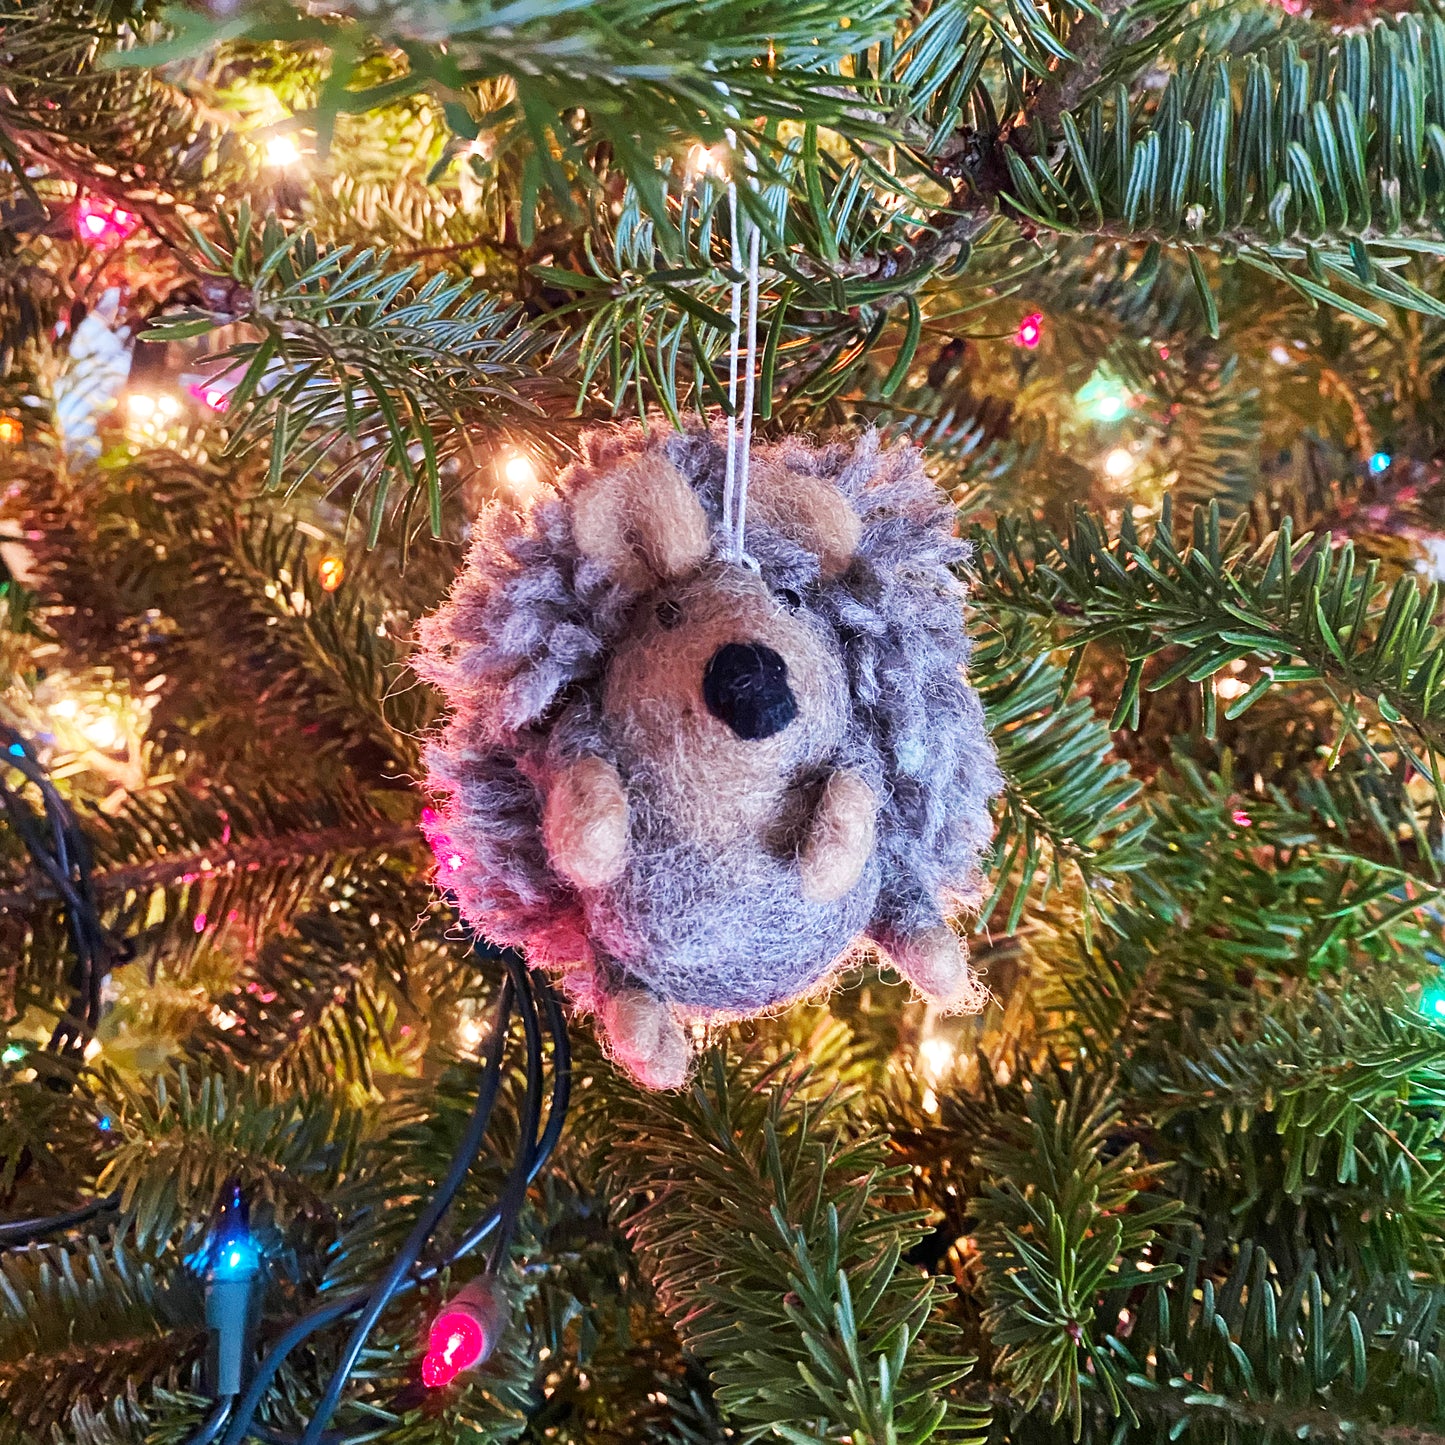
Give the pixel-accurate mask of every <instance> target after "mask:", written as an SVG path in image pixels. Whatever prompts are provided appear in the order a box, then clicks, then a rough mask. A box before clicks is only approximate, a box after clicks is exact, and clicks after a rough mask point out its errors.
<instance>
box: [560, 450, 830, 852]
mask: <svg viewBox="0 0 1445 1445" xmlns="http://www.w3.org/2000/svg"><path fill="white" fill-rule="evenodd" d="M767 496H768V492H767V491H766V489H763V490H762V496H761V498H755V500H758V501H759V502H760V505H762V506H766V500H765V499H766V498H767ZM795 499H796V493H795V494H794V500H795ZM797 510H798V509H797V508H796V507H794V511H797ZM769 521H770V522H771V521H772V518H769ZM573 525H574V532H575V533H576V536H577V539H578V542H579V545H580V547H581V550H582V551H583V553H584V554H585V555H587V556H589V557H590V558H591V559H592V560H594V561H596V562H599V563H601V564H602V565H604V566H606V567H607V569H608V570H609V571H610V572H611V573H612V574H613V575H614V576H615V577H617V578H618V580H620V581H623V582H624V583H625V584H626V585H628V586H630V587H631V588H632V589H633V590H634V591H635V592H636V594H637V600H636V603H635V607H634V613H633V619H634V620H633V624H632V626H631V628H630V629H629V631H628V633H627V635H626V636H625V637H624V638H623V639H622V641H621V642H620V643H619V644H618V645H617V647H616V650H615V651H614V652H613V654H612V656H611V658H610V659H609V660H608V664H607V675H606V679H605V682H604V687H603V697H602V703H603V714H604V716H605V718H606V720H607V722H608V724H609V730H610V733H611V736H612V738H613V742H614V744H615V746H616V747H617V750H618V761H619V762H620V763H621V764H622V765H623V768H624V771H625V772H626V771H629V770H632V771H637V770H642V771H645V772H646V774H647V776H648V779H649V789H648V792H649V795H650V796H651V797H653V798H654V799H656V800H658V801H659V802H661V803H662V804H663V805H664V806H665V807H666V808H667V810H668V812H669V813H670V814H671V815H672V817H673V818H674V820H675V822H676V823H677V825H678V826H679V828H680V829H681V830H682V831H683V832H684V833H685V834H687V835H688V836H692V837H695V838H699V839H721V838H724V837H735V836H737V835H738V834H740V833H745V832H748V831H750V830H763V831H767V830H770V829H771V828H773V827H774V825H775V824H776V823H777V820H778V818H779V816H780V815H781V813H782V812H785V811H786V808H785V807H784V804H785V802H786V799H787V797H788V796H789V795H790V794H792V793H793V792H795V791H796V790H797V789H798V788H800V787H806V786H807V784H808V782H809V781H810V780H811V779H812V778H814V777H816V775H817V773H818V771H819V769H820V768H822V766H823V765H824V764H826V763H827V762H828V761H829V759H830V756H831V755H832V754H834V753H835V752H836V750H837V748H838V746H839V744H840V742H841V741H842V738H843V734H844V731H845V729H846V727H847V721H848V714H849V698H848V686H847V680H846V674H845V671H844V668H843V662H842V657H841V654H840V649H839V646H838V641H837V638H836V636H835V635H834V633H833V630H832V628H831V627H830V626H829V625H828V624H827V623H826V622H825V621H824V620H823V619H822V618H821V617H819V616H818V615H817V614H816V613H814V612H812V611H810V609H809V608H808V607H807V605H806V603H805V600H804V599H803V598H801V597H799V596H798V595H797V594H795V593H792V592H787V591H779V592H776V593H775V592H773V591H771V590H770V589H769V588H768V586H767V584H766V583H765V582H764V581H763V579H762V578H761V577H760V576H759V575H758V574H757V573H756V572H754V571H753V570H751V569H750V568H748V567H746V566H743V565H741V564H740V563H734V562H725V561H721V560H718V559H716V558H715V557H713V556H712V538H711V535H710V532H709V529H708V526H707V521H706V518H705V516H704V514H703V511H702V507H701V504H700V503H699V502H698V500H697V498H696V496H695V495H694V493H693V492H692V489H691V487H690V486H689V485H688V484H687V482H686V480H685V479H684V478H683V477H681V476H680V475H679V474H678V473H677V472H676V471H675V470H674V469H673V468H672V467H671V466H670V465H669V464H668V463H667V461H666V459H665V458H663V457H661V456H660V455H658V454H657V453H651V454H646V455H644V456H643V457H641V458H637V459H635V460H634V461H633V463H632V466H631V468H630V469H626V470H624V469H619V470H618V471H616V472H613V473H611V474H609V476H608V477H607V478H606V479H605V484H604V483H603V482H601V481H599V483H598V485H597V486H596V487H595V489H593V490H592V491H590V492H587V493H583V494H582V495H580V496H578V497H576V498H574V522H573Z"/></svg>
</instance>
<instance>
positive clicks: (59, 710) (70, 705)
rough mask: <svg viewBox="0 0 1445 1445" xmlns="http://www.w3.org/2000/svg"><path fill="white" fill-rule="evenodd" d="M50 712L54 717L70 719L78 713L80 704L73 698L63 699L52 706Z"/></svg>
mask: <svg viewBox="0 0 1445 1445" xmlns="http://www.w3.org/2000/svg"><path fill="white" fill-rule="evenodd" d="M50 711H51V712H53V713H54V714H55V716H56V717H64V718H72V717H74V716H75V715H76V713H78V712H79V711H80V704H79V703H77V702H76V700H75V699H74V698H73V697H63V698H61V699H60V701H59V702H57V703H55V704H53V705H52V707H51V709H50Z"/></svg>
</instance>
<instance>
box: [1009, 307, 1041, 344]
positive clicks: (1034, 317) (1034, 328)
mask: <svg viewBox="0 0 1445 1445" xmlns="http://www.w3.org/2000/svg"><path fill="white" fill-rule="evenodd" d="M1043 339H1044V318H1043V314H1042V313H1041V312H1038V311H1035V312H1033V313H1031V314H1030V315H1028V316H1025V317H1024V319H1023V320H1022V321H1020V322H1019V329H1018V330H1017V331H1016V332H1014V342H1015V344H1016V345H1018V346H1023V347H1026V348H1027V349H1028V350H1029V351H1032V350H1033V349H1034V347H1036V346H1037V345H1038V344H1039V342H1040V341H1042V340H1043Z"/></svg>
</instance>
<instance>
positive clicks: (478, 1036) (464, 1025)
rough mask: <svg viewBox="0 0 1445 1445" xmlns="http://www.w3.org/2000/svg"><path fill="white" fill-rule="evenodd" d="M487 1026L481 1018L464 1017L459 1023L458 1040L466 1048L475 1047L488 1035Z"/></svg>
mask: <svg viewBox="0 0 1445 1445" xmlns="http://www.w3.org/2000/svg"><path fill="white" fill-rule="evenodd" d="M486 1034H487V1028H486V1025H485V1024H484V1023H483V1022H482V1021H481V1019H463V1020H462V1021H461V1023H460V1024H458V1025H457V1042H458V1043H460V1044H461V1046H462V1047H463V1048H464V1049H474V1048H476V1046H477V1045H478V1044H479V1043H481V1041H482V1040H483V1039H484V1038H485V1037H486Z"/></svg>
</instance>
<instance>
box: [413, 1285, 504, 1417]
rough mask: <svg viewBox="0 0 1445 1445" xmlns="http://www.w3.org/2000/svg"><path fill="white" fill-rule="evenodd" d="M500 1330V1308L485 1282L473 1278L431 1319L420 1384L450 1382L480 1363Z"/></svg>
mask: <svg viewBox="0 0 1445 1445" xmlns="http://www.w3.org/2000/svg"><path fill="white" fill-rule="evenodd" d="M500 1333H501V1308H500V1306H499V1304H498V1302H497V1297H496V1296H495V1295H494V1294H493V1293H492V1291H491V1288H490V1286H489V1283H488V1281H487V1280H486V1279H485V1278H483V1279H479V1280H473V1281H472V1283H471V1284H469V1285H468V1286H467V1287H466V1288H465V1289H464V1290H463V1291H462V1292H461V1293H460V1294H459V1295H458V1296H457V1297H456V1298H455V1299H454V1300H452V1301H451V1302H450V1303H449V1304H447V1305H446V1306H445V1307H444V1308H443V1309H442V1311H441V1313H440V1314H439V1315H437V1317H436V1319H434V1320H433V1321H432V1327H431V1330H430V1331H429V1332H428V1334H427V1341H426V1358H425V1359H423V1360H422V1362H421V1378H422V1383H423V1384H424V1385H426V1386H427V1387H428V1388H430V1389H433V1390H435V1389H439V1388H440V1387H441V1386H443V1385H449V1384H451V1382H452V1381H453V1380H455V1379H456V1377H457V1376H458V1375H460V1374H461V1373H462V1372H463V1371H464V1370H470V1369H472V1368H474V1367H475V1366H477V1365H479V1364H481V1362H482V1361H483V1360H485V1359H486V1358H487V1356H488V1355H489V1354H491V1352H492V1346H493V1344H495V1342H496V1339H497V1336H498V1334H500Z"/></svg>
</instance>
